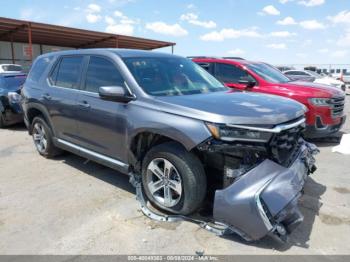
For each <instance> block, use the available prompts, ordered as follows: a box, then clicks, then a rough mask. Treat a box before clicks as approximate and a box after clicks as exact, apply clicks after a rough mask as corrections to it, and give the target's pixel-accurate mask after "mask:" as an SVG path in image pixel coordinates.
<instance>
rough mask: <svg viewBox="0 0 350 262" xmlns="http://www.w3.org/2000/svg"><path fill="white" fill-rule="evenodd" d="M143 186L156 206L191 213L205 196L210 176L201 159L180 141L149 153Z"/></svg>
mask: <svg viewBox="0 0 350 262" xmlns="http://www.w3.org/2000/svg"><path fill="white" fill-rule="evenodd" d="M142 185H143V188H144V191H145V193H146V196H147V198H148V199H149V200H150V201H151V203H152V204H153V205H155V206H156V207H158V208H160V209H162V210H165V211H169V212H171V213H174V214H181V215H188V214H190V213H193V212H194V211H195V210H197V209H198V208H199V207H200V206H201V204H202V202H203V199H204V197H205V193H206V176H205V172H204V169H203V166H202V163H201V162H200V161H199V159H198V158H197V157H196V156H195V155H194V154H192V153H190V152H188V151H186V149H184V148H183V147H182V146H180V145H178V144H177V143H173V142H171V143H164V144H161V145H158V146H155V147H154V148H152V149H151V150H150V151H149V152H148V153H147V154H146V156H145V159H144V161H143V168H142Z"/></svg>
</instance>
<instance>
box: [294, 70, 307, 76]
mask: <svg viewBox="0 0 350 262" xmlns="http://www.w3.org/2000/svg"><path fill="white" fill-rule="evenodd" d="M294 75H297V76H308V74H307V73H305V72H303V71H295V74H294Z"/></svg>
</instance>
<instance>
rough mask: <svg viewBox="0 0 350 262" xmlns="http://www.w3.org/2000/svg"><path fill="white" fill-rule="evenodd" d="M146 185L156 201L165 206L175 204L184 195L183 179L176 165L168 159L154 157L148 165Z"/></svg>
mask: <svg viewBox="0 0 350 262" xmlns="http://www.w3.org/2000/svg"><path fill="white" fill-rule="evenodd" d="M146 186H147V188H148V191H149V192H150V193H151V195H152V196H153V198H154V199H155V201H157V202H158V203H159V204H160V205H162V206H165V207H173V206H175V205H176V204H177V203H178V202H179V201H180V199H181V196H182V192H183V189H182V181H181V176H180V174H179V172H178V171H177V170H176V168H175V166H174V165H173V164H172V163H171V162H170V161H169V160H167V159H164V158H156V159H153V160H152V161H151V162H150V163H149V165H148V167H147V177H146Z"/></svg>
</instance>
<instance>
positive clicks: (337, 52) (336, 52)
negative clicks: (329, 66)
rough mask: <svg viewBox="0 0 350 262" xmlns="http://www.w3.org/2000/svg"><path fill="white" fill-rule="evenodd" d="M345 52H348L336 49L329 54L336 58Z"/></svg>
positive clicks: (342, 55) (345, 53) (341, 56)
mask: <svg viewBox="0 0 350 262" xmlns="http://www.w3.org/2000/svg"><path fill="white" fill-rule="evenodd" d="M347 54H348V51H347V50H337V51H334V52H332V53H331V56H332V57H336V58H343V57H344V56H346V55H347Z"/></svg>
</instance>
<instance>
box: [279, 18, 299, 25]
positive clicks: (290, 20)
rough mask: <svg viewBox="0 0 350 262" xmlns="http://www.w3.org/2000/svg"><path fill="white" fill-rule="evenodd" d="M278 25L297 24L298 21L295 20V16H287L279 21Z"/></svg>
mask: <svg viewBox="0 0 350 262" xmlns="http://www.w3.org/2000/svg"><path fill="white" fill-rule="evenodd" d="M277 24H278V25H295V24H297V22H295V20H294V18H293V17H291V16H287V17H286V18H284V19H282V20H278V21H277Z"/></svg>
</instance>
